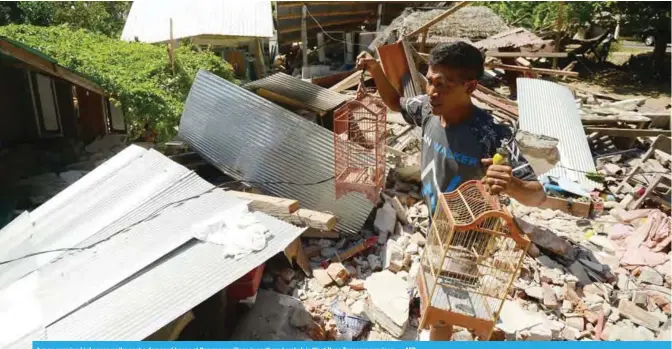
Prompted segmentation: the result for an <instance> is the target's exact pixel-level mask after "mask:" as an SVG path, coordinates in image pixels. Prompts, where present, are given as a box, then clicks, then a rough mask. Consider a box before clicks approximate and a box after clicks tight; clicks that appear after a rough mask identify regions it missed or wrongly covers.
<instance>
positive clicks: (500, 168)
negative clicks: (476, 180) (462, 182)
mask: <svg viewBox="0 0 672 349" xmlns="http://www.w3.org/2000/svg"><path fill="white" fill-rule="evenodd" d="M481 163H482V164H483V165H484V166H486V167H487V170H486V173H485V177H484V178H483V181H482V182H483V184H485V185H486V186H487V188H488V189H489V191H490V193H491V194H495V195H496V194H500V193H506V192H507V191H508V190H509V187H510V185H511V181H512V180H513V175H512V173H511V172H512V169H511V167H510V166H507V165H493V161H492V159H483V160H481Z"/></svg>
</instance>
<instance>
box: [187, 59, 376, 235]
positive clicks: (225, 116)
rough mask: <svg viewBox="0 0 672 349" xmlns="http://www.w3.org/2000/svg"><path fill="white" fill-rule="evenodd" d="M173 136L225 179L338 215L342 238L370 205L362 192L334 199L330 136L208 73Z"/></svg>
mask: <svg viewBox="0 0 672 349" xmlns="http://www.w3.org/2000/svg"><path fill="white" fill-rule="evenodd" d="M223 110H225V111H226V112H222V111H223ZM179 137H180V139H182V140H183V141H184V142H185V143H186V144H188V145H189V148H190V149H193V150H194V151H196V152H197V153H199V154H200V155H201V156H202V157H203V158H204V159H205V160H206V161H208V162H209V163H210V164H211V165H213V166H215V167H217V168H218V169H220V170H221V171H222V172H224V173H226V174H228V175H229V176H231V177H234V178H235V179H238V180H245V181H252V182H256V183H257V186H258V188H259V189H261V190H262V191H263V192H265V193H268V194H269V195H274V196H277V197H283V198H293V199H295V200H298V201H299V202H301V207H305V208H307V209H311V210H315V211H320V212H329V213H331V214H333V215H335V216H337V217H338V218H339V221H338V224H337V225H336V228H335V229H336V230H338V231H339V233H341V234H342V235H355V234H357V233H359V230H360V229H361V228H362V226H363V225H364V222H365V221H366V219H367V218H368V216H369V214H370V213H371V209H372V208H373V205H372V204H371V202H369V201H368V200H367V199H366V198H365V197H364V196H363V195H362V194H361V193H350V194H348V195H346V196H344V197H341V198H340V199H338V200H336V198H335V192H334V180H333V178H334V173H335V172H334V152H333V142H334V134H333V133H332V132H331V131H329V130H327V129H326V128H324V127H322V126H320V125H317V124H316V123H313V122H311V121H308V120H306V119H305V118H303V117H301V116H299V115H296V114H294V113H292V112H291V111H289V110H287V109H285V108H283V107H280V106H279V105H277V104H275V103H273V102H271V101H269V100H266V99H265V98H262V97H260V96H258V95H256V94H254V93H253V92H250V91H248V90H246V89H244V88H242V87H240V86H237V85H235V84H233V83H231V82H228V81H226V80H224V79H222V78H220V77H218V76H217V75H214V74H212V73H210V72H208V71H205V70H201V71H199V72H198V74H196V78H195V79H194V83H193V84H192V86H191V90H190V91H189V96H188V97H187V101H186V102H185V104H184V112H183V113H182V118H181V119H180V127H179ZM282 182H285V183H300V184H302V183H310V185H284V184H282Z"/></svg>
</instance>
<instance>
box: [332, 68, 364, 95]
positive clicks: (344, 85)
mask: <svg viewBox="0 0 672 349" xmlns="http://www.w3.org/2000/svg"><path fill="white" fill-rule="evenodd" d="M361 74H362V72H361V71H360V70H358V71H356V72H354V73H352V74H351V75H350V76H348V77H347V78H345V79H343V80H341V81H340V82H339V83H337V84H336V85H334V86H331V87H330V88H329V89H330V90H332V91H334V92H342V91H345V90H347V89H349V88H351V87H353V86H356V85H357V84H358V83H359V76H360V75H361ZM370 79H371V75H369V74H366V75H364V81H368V80H370Z"/></svg>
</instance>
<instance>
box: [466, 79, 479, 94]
mask: <svg viewBox="0 0 672 349" xmlns="http://www.w3.org/2000/svg"><path fill="white" fill-rule="evenodd" d="M477 85H478V81H477V80H469V81H467V92H469V93H470V94H471V93H472V92H474V91H475V90H476V86H477Z"/></svg>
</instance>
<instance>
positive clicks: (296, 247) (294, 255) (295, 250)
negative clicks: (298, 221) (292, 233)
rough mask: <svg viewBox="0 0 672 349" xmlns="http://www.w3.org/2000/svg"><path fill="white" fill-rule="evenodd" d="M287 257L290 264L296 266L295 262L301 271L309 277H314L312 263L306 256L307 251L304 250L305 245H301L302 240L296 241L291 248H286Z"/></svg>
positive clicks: (290, 245)
mask: <svg viewBox="0 0 672 349" xmlns="http://www.w3.org/2000/svg"><path fill="white" fill-rule="evenodd" d="M285 257H287V260H288V261H289V264H290V265H292V266H294V262H295V261H296V264H298V265H299V267H300V268H301V270H303V272H304V273H305V274H306V275H307V276H312V275H313V271H312V269H311V268H310V261H309V260H308V256H307V255H306V251H305V250H304V249H303V244H302V243H301V238H297V239H296V240H294V241H293V242H292V243H291V244H289V246H287V247H286V248H285Z"/></svg>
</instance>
